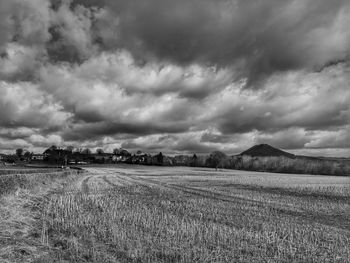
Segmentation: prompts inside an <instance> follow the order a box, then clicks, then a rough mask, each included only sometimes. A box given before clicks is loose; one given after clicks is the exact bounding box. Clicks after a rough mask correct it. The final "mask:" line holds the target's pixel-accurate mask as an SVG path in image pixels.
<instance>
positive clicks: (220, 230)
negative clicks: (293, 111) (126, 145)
mask: <svg viewBox="0 0 350 263" xmlns="http://www.w3.org/2000/svg"><path fill="white" fill-rule="evenodd" d="M154 173H155V171H154V170H153V169H150V168H142V167H139V168H136V169H135V168H132V169H131V168H128V169H115V168H105V169H102V168H101V169H97V170H93V169H91V174H90V176H89V177H86V178H85V179H84V180H83V181H79V183H78V184H76V187H72V186H71V187H69V188H67V189H66V191H62V192H59V193H55V194H52V195H51V196H50V198H49V199H48V200H47V202H46V203H45V206H43V210H42V218H41V221H40V222H41V223H40V224H39V225H38V226H40V229H41V231H40V233H41V235H40V236H41V242H42V245H43V246H45V247H46V250H45V251H46V254H43V255H42V256H41V257H40V258H39V259H37V260H36V262H60V261H61V262H349V259H350V222H349V218H350V201H349V198H350V195H349V189H350V187H349V184H348V182H349V181H347V180H348V178H342V177H336V178H334V179H333V178H332V177H317V176H314V177H313V176H298V175H296V176H291V177H290V178H287V177H283V176H284V175H271V174H260V173H244V172H235V171H221V172H218V173H214V172H213V171H211V170H208V169H188V168H167V169H164V168H159V169H158V170H157V174H156V175H155V174H154ZM258 175H260V179H259V180H254V178H255V179H256V178H257V177H258ZM276 178H280V180H277V181H276V182H275V183H274V181H275V179H276ZM287 182H290V184H291V186H288V184H287ZM305 182H308V184H306V183H305ZM283 184H285V185H283ZM93 186H98V187H95V188H94V187H93Z"/></svg>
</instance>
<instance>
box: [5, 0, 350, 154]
mask: <svg viewBox="0 0 350 263" xmlns="http://www.w3.org/2000/svg"><path fill="white" fill-rule="evenodd" d="M349 25H350V1H349V0H332V1H329V0H284V1H281V0H255V1H247V0H127V1H126V0H51V1H49V0H0V151H13V149H15V148H19V147H23V148H25V149H28V150H31V151H42V149H44V148H46V147H49V146H51V145H53V144H55V145H57V146H67V145H73V146H76V147H77V146H80V147H81V146H82V147H90V148H92V149H94V148H96V147H103V148H104V149H105V150H112V149H113V148H116V147H118V148H119V147H124V148H126V149H128V150H131V151H136V150H143V151H146V152H158V151H163V152H165V153H173V154H175V153H191V154H192V153H208V152H211V151H213V150H221V151H224V152H226V153H228V154H233V153H239V152H241V151H242V150H245V149H246V148H248V147H251V146H252V145H254V144H258V143H268V144H271V145H273V146H275V147H279V148H282V149H285V150H287V151H290V152H294V153H302V154H311V155H326V156H350V26H349Z"/></svg>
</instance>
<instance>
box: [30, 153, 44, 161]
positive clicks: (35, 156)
mask: <svg viewBox="0 0 350 263" xmlns="http://www.w3.org/2000/svg"><path fill="white" fill-rule="evenodd" d="M44 159H45V155H44V154H33V155H32V156H31V160H32V161H44Z"/></svg>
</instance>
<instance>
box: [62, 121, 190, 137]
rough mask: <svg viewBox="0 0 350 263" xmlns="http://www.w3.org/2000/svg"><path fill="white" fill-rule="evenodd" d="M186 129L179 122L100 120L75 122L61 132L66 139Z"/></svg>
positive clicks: (176, 131) (182, 130) (145, 133)
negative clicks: (94, 122)
mask: <svg viewBox="0 0 350 263" xmlns="http://www.w3.org/2000/svg"><path fill="white" fill-rule="evenodd" d="M187 130H188V126H187V125H186V124H185V125H181V124H179V123H170V124H167V123H133V122H129V123H113V122H107V121H105V122H100V123H96V124H84V123H83V124H77V125H73V126H71V128H70V129H69V130H67V131H66V132H65V133H64V134H63V138H64V139H66V140H86V139H95V138H98V137H101V136H113V135H115V134H134V135H139V136H140V135H148V134H158V133H180V132H184V131H187Z"/></svg>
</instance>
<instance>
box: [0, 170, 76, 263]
mask: <svg viewBox="0 0 350 263" xmlns="http://www.w3.org/2000/svg"><path fill="white" fill-rule="evenodd" d="M77 177H78V172H77V171H61V172H50V173H46V174H21V175H7V176H1V177H0V204H1V205H0V262H2V263H7V262H11V263H12V262H36V259H37V258H39V257H41V256H42V254H43V253H46V252H45V249H44V246H43V245H42V241H41V238H40V235H41V233H40V230H38V228H37V226H38V220H40V219H41V211H42V205H43V204H44V203H45V202H44V201H45V200H46V196H49V195H50V194H51V193H52V191H53V189H55V191H57V190H56V189H62V188H64V187H65V186H67V184H70V183H71V182H72V181H74V180H75V178H77Z"/></svg>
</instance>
